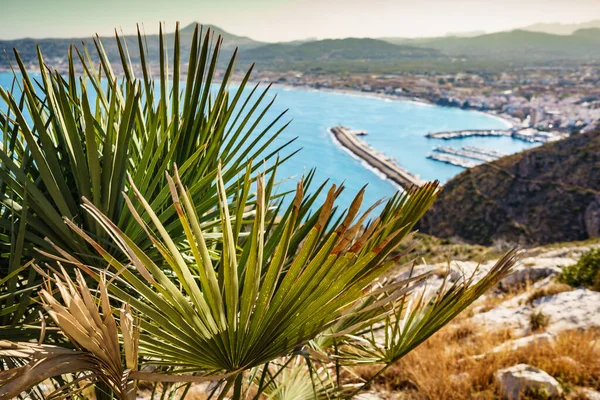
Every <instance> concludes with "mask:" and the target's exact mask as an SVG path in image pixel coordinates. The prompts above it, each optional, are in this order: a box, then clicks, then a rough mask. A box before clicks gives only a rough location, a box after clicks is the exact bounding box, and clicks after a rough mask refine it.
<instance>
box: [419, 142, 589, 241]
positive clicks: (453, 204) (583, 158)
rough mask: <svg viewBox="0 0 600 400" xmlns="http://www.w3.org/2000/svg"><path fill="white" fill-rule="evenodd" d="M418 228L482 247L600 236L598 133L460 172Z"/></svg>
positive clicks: (541, 147)
mask: <svg viewBox="0 0 600 400" xmlns="http://www.w3.org/2000/svg"><path fill="white" fill-rule="evenodd" d="M420 229H421V231H422V232H424V233H428V234H432V235H434V236H438V237H442V238H450V237H460V238H462V239H464V240H466V241H468V242H471V243H478V244H486V245H489V244H492V243H493V242H494V241H497V240H506V241H508V242H511V243H521V244H546V243H553V242H562V241H574V240H584V239H587V238H588V237H592V236H595V237H597V236H600V132H589V133H586V134H579V135H575V136H571V137H569V138H567V139H564V140H561V141H558V142H554V143H549V144H546V145H544V146H540V147H537V148H534V149H531V150H528V151H525V152H522V153H518V154H515V155H512V156H508V157H504V158H501V159H499V160H497V161H494V162H491V163H488V164H483V165H480V166H478V167H475V168H472V169H469V170H466V171H464V172H462V173H461V174H459V175H458V176H456V177H455V178H453V179H452V180H450V181H449V182H448V183H446V185H444V189H443V191H442V193H441V194H440V196H439V198H438V199H437V200H436V202H435V203H434V205H433V207H432V208H431V209H430V210H429V211H428V212H427V213H426V214H425V216H424V217H423V219H422V220H421V222H420Z"/></svg>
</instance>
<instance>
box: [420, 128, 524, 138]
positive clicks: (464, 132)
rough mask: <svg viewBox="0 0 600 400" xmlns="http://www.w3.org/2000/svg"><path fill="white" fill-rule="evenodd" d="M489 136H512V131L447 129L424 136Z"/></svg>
mask: <svg viewBox="0 0 600 400" xmlns="http://www.w3.org/2000/svg"><path fill="white" fill-rule="evenodd" d="M475 136H480V137H489V136H513V132H512V131H511V130H509V129H471V130H462V131H448V132H435V133H428V134H427V135H426V137H428V138H430V139H444V140H450V139H460V138H466V137H475Z"/></svg>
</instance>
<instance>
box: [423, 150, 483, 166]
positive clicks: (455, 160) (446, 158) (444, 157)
mask: <svg viewBox="0 0 600 400" xmlns="http://www.w3.org/2000/svg"><path fill="white" fill-rule="evenodd" d="M427 158H429V159H430V160H435V161H440V162H443V163H446V164H450V165H456V166H457V167H463V168H473V167H476V166H478V165H479V164H481V162H477V161H470V160H465V159H464V158H462V157H456V156H454V155H452V154H446V153H433V154H428V155H427Z"/></svg>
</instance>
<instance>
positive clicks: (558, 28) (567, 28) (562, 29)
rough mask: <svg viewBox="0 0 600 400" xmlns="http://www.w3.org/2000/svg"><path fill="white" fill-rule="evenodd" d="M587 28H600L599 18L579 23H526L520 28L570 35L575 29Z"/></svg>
mask: <svg viewBox="0 0 600 400" xmlns="http://www.w3.org/2000/svg"><path fill="white" fill-rule="evenodd" d="M588 28H600V20H595V21H588V22H583V23H579V24H561V23H541V24H533V25H528V26H525V27H523V28H521V29H522V30H524V31H531V32H542V33H550V34H552V35H571V34H573V33H574V32H575V31H578V30H580V29H588Z"/></svg>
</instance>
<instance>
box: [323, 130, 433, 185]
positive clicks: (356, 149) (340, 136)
mask: <svg viewBox="0 0 600 400" xmlns="http://www.w3.org/2000/svg"><path fill="white" fill-rule="evenodd" d="M329 131H330V132H331V134H332V135H333V137H334V138H335V139H336V140H337V142H338V143H339V144H340V145H341V146H342V147H344V148H345V149H347V150H348V151H350V152H351V153H352V154H354V155H355V156H356V157H358V158H360V159H361V160H363V161H364V162H366V163H367V164H368V165H369V166H371V167H372V168H375V169H376V170H378V171H380V172H381V173H382V174H384V175H385V176H386V177H387V178H388V179H389V180H391V181H393V182H395V183H396V184H398V185H400V186H401V187H402V188H403V189H405V190H408V189H410V188H413V187H416V186H421V185H422V184H423V182H422V181H421V180H420V179H419V178H417V177H416V176H414V175H413V174H411V173H410V172H409V171H408V170H406V169H405V168H403V167H402V166H400V165H399V164H398V163H397V162H396V161H394V160H393V159H390V158H389V157H386V156H385V155H384V154H382V153H380V152H378V151H376V150H375V149H373V148H372V147H371V146H369V145H368V144H367V143H365V142H364V141H362V140H360V139H359V138H358V137H357V135H356V134H355V133H354V132H353V131H352V130H350V129H348V128H345V127H343V126H336V127H334V128H331V129H330V130H329Z"/></svg>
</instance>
